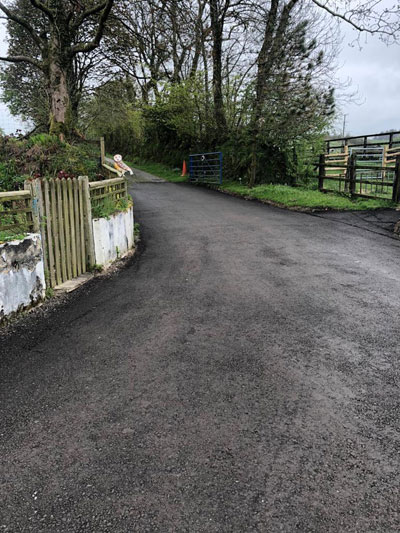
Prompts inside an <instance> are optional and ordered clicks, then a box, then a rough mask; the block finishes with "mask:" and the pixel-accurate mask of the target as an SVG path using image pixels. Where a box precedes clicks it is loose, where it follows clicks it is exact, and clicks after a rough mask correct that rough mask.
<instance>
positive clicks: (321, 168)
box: [318, 154, 325, 191]
mask: <svg viewBox="0 0 400 533" xmlns="http://www.w3.org/2000/svg"><path fill="white" fill-rule="evenodd" d="M324 178H325V154H321V155H320V156H319V173H318V190H319V191H322V190H323V189H324Z"/></svg>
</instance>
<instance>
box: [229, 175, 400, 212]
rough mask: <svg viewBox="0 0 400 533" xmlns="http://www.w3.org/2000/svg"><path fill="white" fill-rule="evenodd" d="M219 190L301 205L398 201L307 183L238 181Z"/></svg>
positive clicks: (361, 206) (366, 205)
mask: <svg viewBox="0 0 400 533" xmlns="http://www.w3.org/2000/svg"><path fill="white" fill-rule="evenodd" d="M219 190H221V191H223V192H228V193H230V194H234V195H236V196H242V197H244V198H254V199H256V200H260V201H264V202H267V203H272V204H276V205H278V206H282V207H290V208H298V209H334V210H346V211H350V210H352V211H362V210H366V209H379V208H385V207H386V208H393V207H396V204H394V203H393V202H391V201H389V200H383V199H382V200H381V199H375V198H356V199H351V198H349V197H347V196H343V195H340V194H335V193H322V192H320V191H316V190H312V189H307V188H305V187H289V186H288V185H273V184H267V185H258V186H256V187H254V188H253V189H248V188H247V187H246V186H245V185H240V184H239V183H237V182H227V183H223V184H222V185H221V186H220V187H219Z"/></svg>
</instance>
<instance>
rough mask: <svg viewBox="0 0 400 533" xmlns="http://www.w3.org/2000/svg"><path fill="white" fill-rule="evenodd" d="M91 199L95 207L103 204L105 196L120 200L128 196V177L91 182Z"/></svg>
mask: <svg viewBox="0 0 400 533" xmlns="http://www.w3.org/2000/svg"><path fill="white" fill-rule="evenodd" d="M89 190H90V200H91V204H92V208H93V207H97V206H99V205H101V204H102V202H103V201H104V199H105V198H111V199H112V200H113V201H118V200H120V199H121V198H126V197H127V196H128V183H127V180H126V178H114V179H109V180H103V181H93V182H90V183H89Z"/></svg>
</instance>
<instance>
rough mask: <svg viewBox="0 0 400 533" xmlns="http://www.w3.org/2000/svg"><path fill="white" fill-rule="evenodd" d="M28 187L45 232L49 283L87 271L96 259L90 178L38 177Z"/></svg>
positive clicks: (42, 231) (35, 211)
mask: <svg viewBox="0 0 400 533" xmlns="http://www.w3.org/2000/svg"><path fill="white" fill-rule="evenodd" d="M25 188H27V189H30V190H31V194H32V197H33V204H34V219H36V225H37V226H38V227H39V228H40V232H41V235H42V241H43V249H44V251H45V269H46V278H47V280H46V281H47V283H48V286H50V287H56V286H57V285H60V284H61V283H64V282H65V281H68V280H70V279H73V278H76V277H77V276H80V275H81V274H83V273H85V272H86V271H87V269H88V267H90V266H92V265H93V264H94V262H95V260H94V243H93V228H92V216H91V204H90V192H89V182H88V178H87V177H80V178H76V179H75V178H74V179H43V180H38V179H37V180H33V181H29V182H26V184H25Z"/></svg>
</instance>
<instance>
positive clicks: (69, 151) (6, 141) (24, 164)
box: [0, 134, 101, 191]
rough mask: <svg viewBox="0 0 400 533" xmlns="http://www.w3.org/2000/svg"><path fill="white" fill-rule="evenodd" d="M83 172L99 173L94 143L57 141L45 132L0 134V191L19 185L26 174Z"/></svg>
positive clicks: (96, 148)
mask: <svg viewBox="0 0 400 533" xmlns="http://www.w3.org/2000/svg"><path fill="white" fill-rule="evenodd" d="M83 175H84V176H89V179H90V180H94V179H96V178H98V177H101V174H100V167H99V162H98V147H95V146H93V145H91V144H88V143H79V144H69V143H66V142H61V141H60V140H59V139H58V137H56V136H53V135H48V134H39V135H33V136H31V137H30V138H28V139H23V138H18V137H15V136H0V191H10V190H16V189H21V188H23V183H24V181H25V179H27V178H39V177H46V176H49V177H57V176H58V177H60V178H61V177H64V178H68V177H76V176H83Z"/></svg>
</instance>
